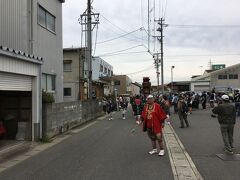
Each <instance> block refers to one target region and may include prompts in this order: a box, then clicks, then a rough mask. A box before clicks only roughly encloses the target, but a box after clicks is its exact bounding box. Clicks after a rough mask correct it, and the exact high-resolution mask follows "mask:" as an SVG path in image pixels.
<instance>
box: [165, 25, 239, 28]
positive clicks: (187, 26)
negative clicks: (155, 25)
mask: <svg viewBox="0 0 240 180" xmlns="http://www.w3.org/2000/svg"><path fill="white" fill-rule="evenodd" d="M168 27H171V28H240V25H213V24H210V25H207V24H206V25H193V24H168Z"/></svg>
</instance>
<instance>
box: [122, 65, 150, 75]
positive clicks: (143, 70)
mask: <svg viewBox="0 0 240 180" xmlns="http://www.w3.org/2000/svg"><path fill="white" fill-rule="evenodd" d="M150 69H153V65H151V66H149V67H147V68H145V69H142V70H140V71H136V72H132V73H128V74H126V75H133V74H139V73H142V72H145V71H148V70H150Z"/></svg>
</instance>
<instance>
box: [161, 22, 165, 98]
mask: <svg viewBox="0 0 240 180" xmlns="http://www.w3.org/2000/svg"><path fill="white" fill-rule="evenodd" d="M160 28H161V31H160V32H161V35H160V36H161V38H160V43H161V82H162V94H164V76H163V18H161V20H160Z"/></svg>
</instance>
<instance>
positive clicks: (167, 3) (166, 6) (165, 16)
mask: <svg viewBox="0 0 240 180" xmlns="http://www.w3.org/2000/svg"><path fill="white" fill-rule="evenodd" d="M167 5H168V1H167V0H166V4H165V11H164V16H163V19H165V17H166V11H167Z"/></svg>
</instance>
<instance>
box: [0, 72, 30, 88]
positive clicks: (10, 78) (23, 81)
mask: <svg viewBox="0 0 240 180" xmlns="http://www.w3.org/2000/svg"><path fill="white" fill-rule="evenodd" d="M0 90H2V91H32V77H31V76H24V75H20V74H11V73H3V72H0Z"/></svg>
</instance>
